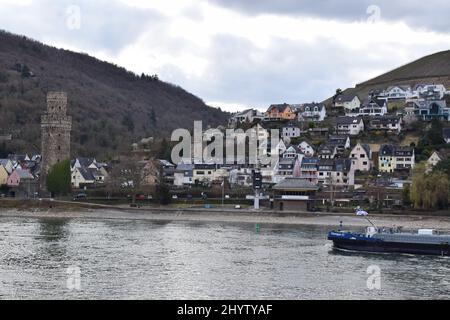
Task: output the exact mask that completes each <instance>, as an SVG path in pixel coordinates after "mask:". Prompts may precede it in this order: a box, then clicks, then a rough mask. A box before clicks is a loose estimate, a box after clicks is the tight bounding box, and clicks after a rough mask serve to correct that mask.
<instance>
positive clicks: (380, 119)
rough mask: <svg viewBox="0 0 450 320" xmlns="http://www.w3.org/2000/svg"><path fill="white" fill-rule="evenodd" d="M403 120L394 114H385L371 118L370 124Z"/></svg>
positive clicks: (386, 123) (395, 122)
mask: <svg viewBox="0 0 450 320" xmlns="http://www.w3.org/2000/svg"><path fill="white" fill-rule="evenodd" d="M400 120H401V117H398V116H393V115H385V116H374V117H372V118H371V119H370V122H369V123H370V125H376V124H383V125H388V124H397V123H399V122H400Z"/></svg>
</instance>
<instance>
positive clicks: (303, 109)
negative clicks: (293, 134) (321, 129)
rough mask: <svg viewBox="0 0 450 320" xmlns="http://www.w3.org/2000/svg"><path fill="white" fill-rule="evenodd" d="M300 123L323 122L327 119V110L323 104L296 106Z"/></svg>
mask: <svg viewBox="0 0 450 320" xmlns="http://www.w3.org/2000/svg"><path fill="white" fill-rule="evenodd" d="M295 109H296V112H297V117H298V121H312V122H322V121H323V120H325V118H326V117H327V109H326V107H325V105H324V104H323V103H315V102H313V103H305V104H301V105H296V106H295Z"/></svg>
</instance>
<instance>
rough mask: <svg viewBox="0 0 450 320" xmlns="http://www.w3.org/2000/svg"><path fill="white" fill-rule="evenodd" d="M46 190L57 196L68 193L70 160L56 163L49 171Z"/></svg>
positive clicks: (69, 186) (69, 187)
mask: <svg viewBox="0 0 450 320" xmlns="http://www.w3.org/2000/svg"><path fill="white" fill-rule="evenodd" d="M47 190H48V191H49V192H51V193H52V194H54V195H58V196H65V195H67V194H69V193H70V191H71V180H70V160H64V161H62V162H60V163H57V164H55V165H54V166H53V168H51V169H50V172H49V173H48V176H47Z"/></svg>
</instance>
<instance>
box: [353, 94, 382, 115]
mask: <svg viewBox="0 0 450 320" xmlns="http://www.w3.org/2000/svg"><path fill="white" fill-rule="evenodd" d="M387 112H388V110H387V101H386V100H385V99H379V98H369V99H367V100H365V101H364V102H363V104H362V106H361V108H360V109H359V114H360V115H362V116H384V115H385V114H386V113H387Z"/></svg>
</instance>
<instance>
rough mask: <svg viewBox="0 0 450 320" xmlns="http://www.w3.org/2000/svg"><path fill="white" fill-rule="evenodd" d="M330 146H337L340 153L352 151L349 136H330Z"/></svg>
mask: <svg viewBox="0 0 450 320" xmlns="http://www.w3.org/2000/svg"><path fill="white" fill-rule="evenodd" d="M328 144H332V145H335V146H336V147H337V149H338V151H339V152H343V151H345V150H347V149H350V146H351V141H350V136H348V135H336V134H335V135H330V137H329V138H328Z"/></svg>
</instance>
